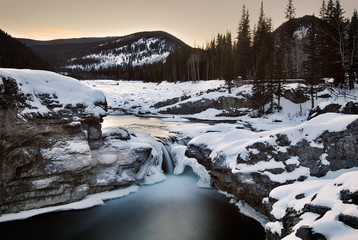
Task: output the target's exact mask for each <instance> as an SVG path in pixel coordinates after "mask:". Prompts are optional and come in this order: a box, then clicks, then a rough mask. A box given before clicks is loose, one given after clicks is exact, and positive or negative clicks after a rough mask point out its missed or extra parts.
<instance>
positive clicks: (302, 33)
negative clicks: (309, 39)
mask: <svg viewBox="0 0 358 240" xmlns="http://www.w3.org/2000/svg"><path fill="white" fill-rule="evenodd" d="M308 30H309V28H307V27H305V26H300V27H299V28H298V29H297V30H296V31H295V32H294V33H293V36H294V37H296V39H297V40H302V39H303V38H305V37H306V36H307V34H308Z"/></svg>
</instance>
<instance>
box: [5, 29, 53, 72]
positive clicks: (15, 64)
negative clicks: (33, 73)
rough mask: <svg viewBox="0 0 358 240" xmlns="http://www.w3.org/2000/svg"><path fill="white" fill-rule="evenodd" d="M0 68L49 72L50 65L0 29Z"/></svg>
mask: <svg viewBox="0 0 358 240" xmlns="http://www.w3.org/2000/svg"><path fill="white" fill-rule="evenodd" d="M0 67H5V68H28V69H42V70H50V69H51V67H50V65H49V64H48V63H47V62H46V61H45V60H43V59H42V58H41V57H40V56H39V55H37V54H36V53H34V52H33V51H32V50H30V49H29V48H28V47H26V46H25V45H24V44H23V43H22V42H20V41H19V40H17V39H16V38H12V37H11V36H10V35H9V34H7V33H6V32H4V31H2V30H1V29H0Z"/></svg>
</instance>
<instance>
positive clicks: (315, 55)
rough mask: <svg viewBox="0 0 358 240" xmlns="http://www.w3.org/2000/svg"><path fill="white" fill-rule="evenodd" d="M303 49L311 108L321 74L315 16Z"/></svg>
mask: <svg viewBox="0 0 358 240" xmlns="http://www.w3.org/2000/svg"><path fill="white" fill-rule="evenodd" d="M303 51H304V52H305V53H306V54H307V59H306V60H305V61H304V63H303V68H304V70H305V79H306V81H307V83H308V85H309V86H310V95H311V108H312V109H313V108H314V97H313V95H314V92H315V91H314V90H315V89H314V88H315V85H317V83H318V81H319V79H320V74H319V71H317V70H318V69H319V54H320V53H319V38H318V34H317V25H316V21H315V18H314V17H313V18H312V25H311V27H310V29H309V31H308V43H307V44H306V45H305V46H304V48H303Z"/></svg>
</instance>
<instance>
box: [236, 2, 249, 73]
mask: <svg viewBox="0 0 358 240" xmlns="http://www.w3.org/2000/svg"><path fill="white" fill-rule="evenodd" d="M237 41H238V42H237V55H238V66H237V68H238V71H237V72H238V75H239V76H241V77H242V78H243V79H247V78H248V76H249V75H251V65H252V57H251V54H252V53H251V31H250V19H249V10H246V7H245V5H244V6H243V7H242V16H241V20H240V23H239V29H238V36H237Z"/></svg>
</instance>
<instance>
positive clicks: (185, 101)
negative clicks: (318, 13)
mask: <svg viewBox="0 0 358 240" xmlns="http://www.w3.org/2000/svg"><path fill="white" fill-rule="evenodd" d="M86 83H87V84H89V85H90V86H96V88H99V89H101V90H102V91H104V93H105V95H106V96H107V98H108V99H112V100H109V106H110V108H111V109H113V110H121V111H123V112H125V113H133V114H139V115H141V114H146V115H157V116H161V117H166V118H167V119H172V118H174V119H175V120H177V119H191V120H192V119H198V120H199V121H197V122H195V121H193V122H190V123H188V124H183V125H178V126H171V127H168V129H169V130H170V131H172V132H175V133H178V134H180V135H181V136H183V137H190V138H193V139H192V140H191V141H190V142H189V147H188V149H186V152H187V154H186V155H187V156H186V157H185V159H184V160H185V161H184V162H186V161H187V160H188V159H193V158H196V159H197V160H198V161H199V163H201V164H203V165H204V166H205V168H206V169H207V170H208V171H209V173H210V176H211V179H212V181H213V182H214V184H215V186H216V187H218V188H219V189H222V190H224V191H226V192H229V193H232V194H234V195H235V197H236V198H237V199H238V200H245V202H246V204H248V205H250V206H254V208H255V209H256V210H259V211H261V213H264V212H265V211H268V212H266V215H267V216H269V217H270V220H273V222H270V223H268V224H267V230H268V231H269V232H271V234H272V235H269V234H268V237H269V236H271V237H273V238H274V237H275V236H276V237H278V238H282V237H284V236H286V235H289V238H291V237H292V236H293V237H295V234H296V233H297V229H299V228H300V227H301V226H302V225H304V223H305V222H306V223H307V224H308V225H310V227H312V229H313V230H312V229H311V230H307V229H306V230H304V231H306V233H307V234H311V235H312V234H315V233H316V232H317V233H318V232H319V231H318V227H317V228H313V225H314V224H317V225H319V224H321V223H314V222H315V221H314V220H315V219H314V218H311V220H310V218H309V217H310V216H311V217H312V216H313V215H312V214H311V213H309V212H307V211H306V212H305V215H303V212H302V209H301V210H297V213H296V215H295V216H297V217H298V218H299V217H300V216H301V215H302V217H303V218H304V221H301V222H300V223H299V225H297V226H296V227H295V226H294V225H295V224H296V223H297V221H295V222H294V224H293V225H287V224H289V223H287V222H284V221H282V220H281V219H275V218H274V217H273V216H271V215H270V214H269V212H270V211H271V209H270V204H271V203H272V202H271V201H268V199H269V198H268V197H269V196H271V195H270V192H271V190H272V191H273V192H274V191H276V189H280V188H281V187H280V186H282V185H284V186H285V184H286V185H287V184H289V185H287V186H288V187H287V188H283V189H291V188H296V185H295V184H301V185H302V187H301V189H306V188H307V189H308V190H307V191H306V192H305V190H302V192H304V194H305V196H306V195H307V197H304V199H305V200H310V197H308V196H311V195H312V194H313V195H315V194H318V192H319V191H320V188H314V189H313V190H312V189H311V188H310V187H311V186H312V185H314V184H313V183H314V182H313V181H321V182H322V185H320V187H322V188H323V186H326V184H328V183H329V181H334V179H335V178H337V177H339V176H340V175H341V174H343V173H346V174H348V175H347V177H344V179H346V180H347V181H350V180H348V179H350V178H351V177H353V175H354V174H353V171H356V170H355V169H356V168H354V167H355V166H357V161H358V159H357V156H358V151H357V147H356V144H355V141H356V140H355V139H357V135H358V132H357V131H356V129H357V126H356V125H357V124H356V122H357V119H358V117H357V115H350V114H348V115H343V114H337V112H344V113H351V112H352V111H351V110H352V109H353V108H355V107H356V106H357V104H355V103H353V104H351V105H350V106H351V107H352V109H348V110H345V109H344V108H345V107H347V105H346V104H347V102H348V101H349V100H348V99H344V98H335V97H334V96H333V95H332V96H331V95H330V92H329V91H328V90H326V89H324V87H323V86H321V87H322V88H321V89H320V92H319V93H317V96H318V98H317V99H315V105H316V106H318V107H319V108H317V109H316V110H315V112H310V108H311V101H310V99H309V92H308V87H307V86H306V85H304V84H302V83H289V84H285V85H284V86H283V89H284V93H283V96H281V107H282V110H281V111H279V112H275V113H273V114H268V115H264V116H263V117H261V118H252V117H251V116H254V114H252V112H251V111H252V110H251V109H250V107H246V105H245V107H246V108H244V107H243V104H246V103H247V99H250V97H251V95H252V85H242V86H238V87H234V88H233V90H232V93H231V94H229V93H228V91H227V89H226V88H225V85H224V84H225V82H224V81H219V80H213V81H198V82H186V83H168V82H162V83H160V84H154V83H143V82H126V81H86ZM298 91H301V92H300V94H301V95H302V94H303V95H304V98H302V99H295V96H296V93H297V92H298ZM117 93H122V96H125V98H122V96H120V97H118V96H116V94H117ZM168 96H170V99H167V98H168ZM128 98H130V99H128ZM224 99H225V100H224ZM354 104H355V105H354ZM228 109H229V110H228ZM234 109H235V110H234ZM186 111H191V113H186ZM228 112H230V116H227V115H226V116H225V114H227V113H228ZM330 112H334V113H330ZM236 113H239V114H236ZM246 113H248V114H247V115H244V116H240V115H241V114H246ZM235 114H236V115H235ZM308 117H315V118H313V119H312V120H311V121H308V122H307V118H308ZM202 120H204V121H202ZM207 120H213V121H211V122H206V121H207ZM218 120H221V121H222V120H234V122H226V123H223V122H220V123H219V122H215V121H218ZM235 121H236V122H235ZM178 150H180V152H182V151H185V149H184V147H180V148H179V149H178ZM188 163H189V162H188ZM189 164H191V163H189ZM194 165H195V164H194ZM194 167H195V166H194ZM352 167H353V168H352ZM182 168H183V167H182V165H181V164H179V165H178V169H182ZM341 169H342V170H341ZM349 172H352V174H353V175H350V174H349ZM333 175H334V176H333ZM323 176H324V177H323ZM324 178H325V179H326V180H324ZM328 179H329V180H328ZM297 181H298V182H297ZM344 182H345V180H344ZM347 183H348V182H347ZM290 184H292V186H291V185H290ZM343 184H344V183H343ZM301 185H300V186H301ZM310 189H311V190H312V192H309V191H311V190H310ZM341 190H342V189H341ZM277 191H279V190H277ZM315 191H316V192H315ZM280 192H284V190H280ZM313 192H314V193H313ZM272 194H273V193H272ZM320 194H321V193H319V194H318V195H320ZM352 194H355V193H352ZM287 195H289V196H290V199H293V202H291V203H287V199H286V198H280V197H277V198H279V199H276V200H275V201H277V204H279V203H282V202H283V203H285V204H287V206H286V205H285V204H281V205H280V206H281V208H280V211H282V213H285V214H287V216H289V214H291V213H292V212H291V211H290V207H288V206H291V205H292V204H295V202H294V201H299V200H297V198H295V197H296V196H297V195H295V196H293V195H294V194H293V193H292V194H290V193H288V192H286V193H283V194H282V195H281V196H287ZM298 195H299V196H301V195H300V194H298ZM311 197H312V196H311ZM327 198H328V199H331V200H332V201H335V200H334V199H336V197H334V196H333V195H332V196H331V195H330V196H327ZM263 199H265V201H264V202H262V201H263ZM272 199H273V195H272ZM272 199H271V198H270V200H272ZM240 203H242V204H241V205H240V206H241V208H242V206H244V205H245V203H243V201H240ZM275 206H276V209H277V208H278V207H277V206H278V205H275ZM352 206H353V208H354V209H356V205H352ZM352 206H351V207H352ZM265 209H266V210H265ZM310 209H311V210H312V208H310ZM332 211H334V212H335V214H336V215H335V217H337V214H338V213H337V211H336V210H332ZM354 211H355V210H354ZM354 211H353V212H354ZM248 212H251V211H248ZM338 215H339V214H338ZM348 215H349V214H348ZM287 216H286V217H285V218H284V219H290V218H289V217H287ZM306 216H307V217H306ZM329 216H330V215H327V216H326V217H323V218H322V219H324V221H327V222H330V221H331V220H332V218H330V219H331V220H327V219H328V218H329ZM339 216H341V215H339ZM344 216H345V215H344ZM253 217H255V216H254V215H253ZM350 217H352V216H350V215H349V217H347V218H345V217H340V218H341V219H343V220H342V221H343V222H344V221H345V222H344V223H343V222H342V221H340V220H339V221H338V220H337V219H336V220H334V221H335V222H334V221H333V220H332V221H333V222H332V224H333V225H334V224H336V223H337V222H338V223H339V224H341V225H342V224H343V225H344V228H348V230H347V231H345V230H344V228H340V231H342V236H347V237H348V236H349V234H350V233H351V230H352V228H351V226H349V225H346V224H349V223H348V222H349V221H348V220H347V219H351V218H350ZM309 221H311V222H309ZM262 222H264V221H262ZM312 224H313V225H312ZM311 225H312V226H311ZM282 226H285V227H284V228H283V231H282V233H281V229H282ZM326 230H327V229H326ZM326 230H324V231H323V230H322V231H321V234H323V235H324V236H326V237H327V238H332V239H336V236H337V235H335V236H333V235H332V234H331V233H330V232H327V231H326ZM302 231H303V230H302V229H301V230H300V231H299V233H298V235H300V234H302ZM310 231H311V232H310ZM352 231H353V232H354V231H355V230H352ZM275 234H277V235H275Z"/></svg>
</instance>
